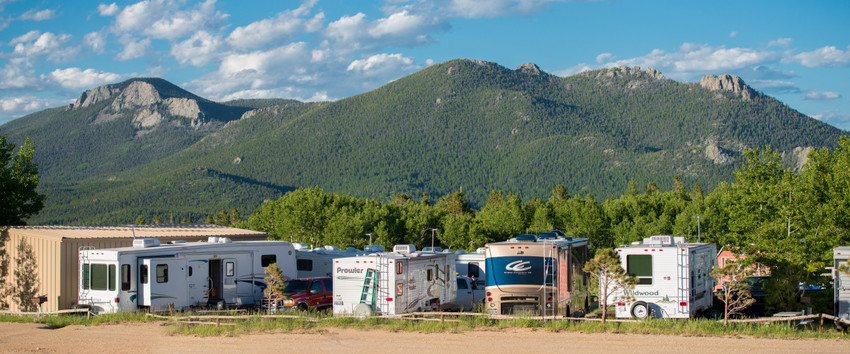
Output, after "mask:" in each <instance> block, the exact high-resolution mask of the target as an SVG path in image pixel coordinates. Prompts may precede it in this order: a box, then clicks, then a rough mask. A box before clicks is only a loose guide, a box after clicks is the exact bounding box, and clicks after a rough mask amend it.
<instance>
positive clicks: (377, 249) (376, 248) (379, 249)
mask: <svg viewBox="0 0 850 354" xmlns="http://www.w3.org/2000/svg"><path fill="white" fill-rule="evenodd" d="M363 251H366V252H383V251H384V246H381V245H366V246H363Z"/></svg>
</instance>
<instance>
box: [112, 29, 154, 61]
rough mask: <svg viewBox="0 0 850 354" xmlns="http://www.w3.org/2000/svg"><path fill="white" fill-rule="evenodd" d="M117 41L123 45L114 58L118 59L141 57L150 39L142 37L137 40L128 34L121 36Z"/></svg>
mask: <svg viewBox="0 0 850 354" xmlns="http://www.w3.org/2000/svg"><path fill="white" fill-rule="evenodd" d="M118 41H119V42H121V44H123V45H124V50H122V51H121V53H118V55H117V56H116V57H115V59H117V60H120V61H125V60H131V59H136V58H141V57H143V56H144V55H145V53H146V52H147V48H148V47H149V46H150V44H151V40H150V39H147V38H144V39H141V40H138V41H137V40H135V39H134V38H133V37H132V36H130V35H129V34H125V35H123V36H121V38H119V39H118Z"/></svg>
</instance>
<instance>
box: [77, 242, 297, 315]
mask: <svg viewBox="0 0 850 354" xmlns="http://www.w3.org/2000/svg"><path fill="white" fill-rule="evenodd" d="M79 261H80V265H81V266H80V270H79V271H80V273H79V274H80V279H81V281H80V284H79V287H80V288H79V294H80V295H79V299H78V302H77V303H78V306H83V307H88V308H90V309H91V310H92V311H94V312H97V313H112V312H118V311H135V310H139V309H145V310H149V311H164V310H181V309H185V308H189V307H199V306H215V307H218V308H224V307H245V306H247V307H250V306H254V305H259V304H261V300H262V298H263V290H264V289H265V287H266V283H265V281H264V278H265V276H266V275H265V267H267V266H268V265H270V264H272V263H277V266H278V268H279V269H281V271H282V273H283V276H284V277H288V278H294V277H295V276H296V271H295V255H294V249H293V247H292V244H290V243H289V242H282V241H241V242H232V241H231V240H230V239H229V238H227V237H210V238H209V239H208V240H207V242H179V241H175V242H173V243H170V244H160V242H159V240H157V239H153V238H145V239H136V240H134V241H133V246H132V247H123V248H109V249H94V248H92V247H81V248H80V251H79Z"/></svg>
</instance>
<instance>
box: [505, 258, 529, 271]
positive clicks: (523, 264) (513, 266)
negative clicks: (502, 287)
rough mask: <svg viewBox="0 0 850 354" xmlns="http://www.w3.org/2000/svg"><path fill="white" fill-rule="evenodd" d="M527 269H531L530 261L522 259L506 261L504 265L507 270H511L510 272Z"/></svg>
mask: <svg viewBox="0 0 850 354" xmlns="http://www.w3.org/2000/svg"><path fill="white" fill-rule="evenodd" d="M529 269H531V262H530V261H523V260H519V261H513V262H510V263H508V265H506V266H505V270H508V271H511V272H524V271H526V270H529Z"/></svg>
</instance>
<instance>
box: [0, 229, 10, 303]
mask: <svg viewBox="0 0 850 354" xmlns="http://www.w3.org/2000/svg"><path fill="white" fill-rule="evenodd" d="M7 235H8V231H7V229H2V230H0V310H8V309H9V302H8V299H9V289H10V287H9V284H7V283H6V281H7V279H8V275H9V252H6V241H8V239H9V238H8V237H7Z"/></svg>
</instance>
